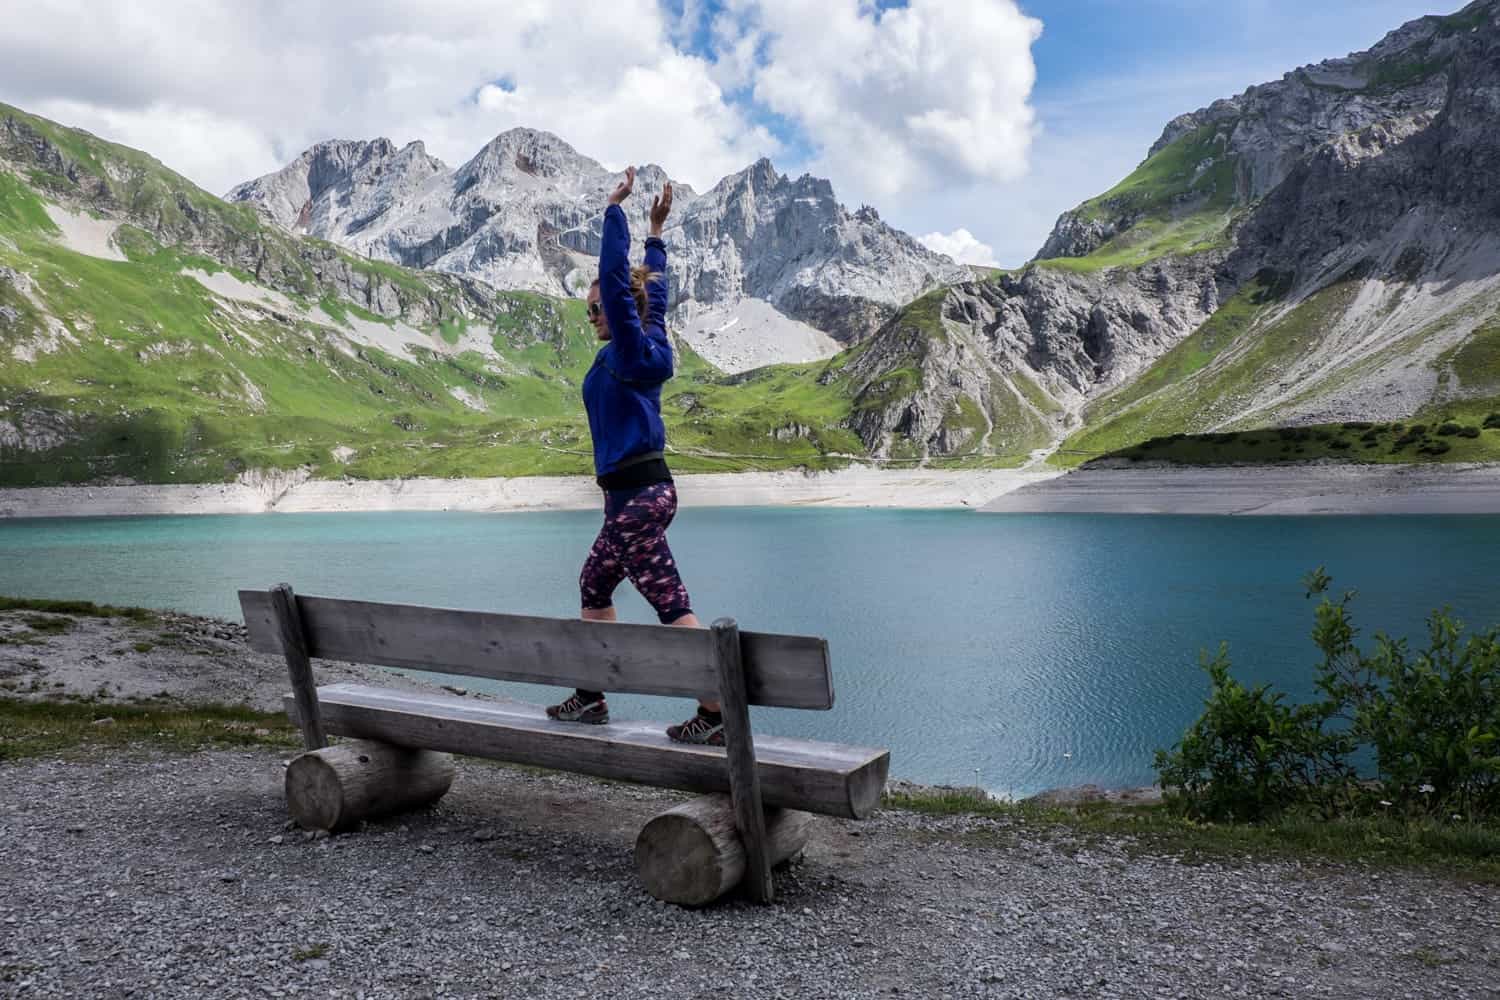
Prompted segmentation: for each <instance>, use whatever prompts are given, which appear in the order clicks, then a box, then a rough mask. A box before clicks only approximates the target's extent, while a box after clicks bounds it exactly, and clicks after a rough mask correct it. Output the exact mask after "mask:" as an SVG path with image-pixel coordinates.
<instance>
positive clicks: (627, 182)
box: [609, 167, 635, 205]
mask: <svg viewBox="0 0 1500 1000" xmlns="http://www.w3.org/2000/svg"><path fill="white" fill-rule="evenodd" d="M633 190H635V167H626V168H625V179H624V180H623V181H621V182H620V186H619V187H617V188H615V190H614V193H613V194H611V195H610V196H609V203H610V204H611V205H618V204H619V203H620V202H622V201H624V200H625V199H626V198H629V197H630V192H631V191H633Z"/></svg>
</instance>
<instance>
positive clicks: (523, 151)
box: [457, 127, 604, 184]
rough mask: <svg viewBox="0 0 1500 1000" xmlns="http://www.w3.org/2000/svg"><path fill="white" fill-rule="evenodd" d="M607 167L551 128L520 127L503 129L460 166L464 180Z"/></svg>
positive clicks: (548, 174)
mask: <svg viewBox="0 0 1500 1000" xmlns="http://www.w3.org/2000/svg"><path fill="white" fill-rule="evenodd" d="M602 172H604V168H603V167H601V166H600V165H599V164H598V163H596V162H595V161H594V160H591V159H589V158H588V157H586V156H582V155H581V154H579V152H578V151H577V150H576V149H574V148H573V147H572V146H570V145H568V144H567V143H566V142H564V141H563V140H562V139H561V138H559V137H558V136H556V135H553V134H552V133H551V132H544V131H542V130H540V129H533V128H524V127H517V128H512V129H507V130H506V131H504V132H501V133H500V134H499V135H497V136H495V138H493V139H491V140H490V141H489V142H488V143H487V144H485V146H484V148H483V149H481V150H480V151H479V152H478V153H476V154H475V155H474V157H473V158H472V159H470V160H469V162H467V163H465V164H464V165H463V166H462V167H460V168H459V170H458V175H457V176H458V179H459V182H460V184H463V183H474V182H476V181H478V180H482V179H487V178H495V177H514V176H516V175H525V176H528V177H544V178H555V177H562V176H564V175H569V174H587V173H602Z"/></svg>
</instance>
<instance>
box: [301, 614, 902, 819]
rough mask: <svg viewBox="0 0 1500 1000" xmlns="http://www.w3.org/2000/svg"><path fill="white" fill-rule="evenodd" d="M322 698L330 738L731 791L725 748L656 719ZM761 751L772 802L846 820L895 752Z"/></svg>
mask: <svg viewBox="0 0 1500 1000" xmlns="http://www.w3.org/2000/svg"><path fill="white" fill-rule="evenodd" d="M682 631H687V630H686V629H683V630H682ZM702 631H704V632H705V633H706V632H707V630H702ZM318 703H319V706H320V708H321V710H322V713H323V725H324V727H325V728H326V730H327V731H328V732H329V733H330V734H333V735H339V736H353V737H360V738H364V739H374V740H380V741H382V742H386V743H395V744H399V745H401V746H410V747H425V748H427V749H431V750H446V751H449V752H451V753H463V754H472V755H474V756H477V757H493V758H497V759H499V760H508V761H514V762H516V763H520V764H533V765H536V766H539V767H550V768H556V769H558V770H564V771H576V772H579V773H582V774H593V775H597V776H599V777H604V778H614V779H616V780H619V781H631V782H635V783H637V784H643V785H654V786H657V787H661V788H680V789H684V790H686V791H693V792H728V791H729V778H728V771H727V769H726V761H725V757H724V750H723V749H722V748H718V747H697V746H684V745H682V744H678V743H673V742H672V741H670V740H668V739H667V736H666V733H665V732H664V731H663V726H662V725H661V724H659V723H652V722H625V721H617V722H611V723H610V724H609V725H607V726H584V725H578V724H577V723H568V722H554V721H552V720H551V719H548V718H547V716H546V714H545V713H544V712H543V711H542V708H541V707H540V706H538V705H526V704H521V703H517V702H507V703H485V702H477V701H475V700H473V699H471V698H459V697H454V696H450V695H444V694H427V693H425V692H424V693H416V692H403V691H395V690H391V689H388V688H377V687H366V686H363V685H356V684H331V685H325V686H323V687H321V688H319V689H318ZM285 705H286V709H287V712H288V714H289V715H291V716H292V718H293V719H294V720H295V718H296V703H295V701H294V700H293V699H292V698H290V697H288V698H287V699H286V700H285ZM755 750H756V772H757V774H758V775H759V777H760V787H761V795H762V798H763V800H764V802H765V804H766V805H769V806H781V807H785V808H788V809H803V810H806V811H808V812H815V813H823V814H825V815H829V816H841V817H844V818H847V819H863V818H864V817H866V816H868V815H870V813H871V812H873V811H874V810H875V808H876V807H877V806H878V805H879V803H880V793H881V790H882V789H883V788H884V787H885V779H886V774H887V771H888V769H889V767H890V752H889V751H888V750H878V749H874V748H870V747H857V746H848V745H846V744H841V743H822V742H818V741H815V740H801V739H791V738H787V737H778V736H765V735H761V736H757V737H756V740H755Z"/></svg>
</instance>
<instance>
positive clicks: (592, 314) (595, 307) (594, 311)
mask: <svg viewBox="0 0 1500 1000" xmlns="http://www.w3.org/2000/svg"><path fill="white" fill-rule="evenodd" d="M603 311H604V310H603V309H601V308H599V303H597V302H590V303H589V319H598V318H599V314H600V313H602V312H603Z"/></svg>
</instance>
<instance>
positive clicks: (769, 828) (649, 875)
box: [635, 795, 813, 906]
mask: <svg viewBox="0 0 1500 1000" xmlns="http://www.w3.org/2000/svg"><path fill="white" fill-rule="evenodd" d="M736 819H737V817H736V812H735V808H734V803H733V801H732V800H731V799H730V797H729V796H727V795H702V796H699V797H698V798H696V799H691V800H689V801H687V802H684V803H683V804H682V805H680V806H675V807H673V808H671V809H668V810H667V811H666V812H664V813H660V814H658V815H656V816H654V817H653V818H652V819H651V821H650V822H649V823H647V824H646V825H645V826H644V827H642V828H641V833H640V836H638V837H637V838H636V841H635V866H636V870H637V871H639V872H640V876H641V882H642V883H644V884H645V886H646V891H647V892H649V893H651V895H652V896H655V897H656V898H657V899H660V900H662V901H663V902H667V903H676V904H678V905H679V906H703V905H705V904H707V903H712V902H713V901H714V900H716V899H718V898H719V897H720V896H722V895H724V893H726V892H728V891H729V890H730V889H733V888H734V887H735V886H736V885H738V884H739V883H740V882H741V880H743V879H744V878H745V875H746V857H745V844H744V841H743V840H741V839H740V835H739V830H738V826H737V822H736ZM812 823H813V818H812V815H811V814H810V813H805V812H799V811H798V810H796V809H769V810H767V811H766V814H765V831H766V839H765V847H766V853H767V856H768V860H769V861H770V863H771V864H772V865H778V864H781V863H782V862H783V861H786V860H788V859H790V858H793V857H795V856H796V855H797V854H798V852H800V851H801V850H802V849H803V848H804V847H806V846H807V838H808V836H809V835H810V834H811V832H812Z"/></svg>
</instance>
